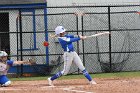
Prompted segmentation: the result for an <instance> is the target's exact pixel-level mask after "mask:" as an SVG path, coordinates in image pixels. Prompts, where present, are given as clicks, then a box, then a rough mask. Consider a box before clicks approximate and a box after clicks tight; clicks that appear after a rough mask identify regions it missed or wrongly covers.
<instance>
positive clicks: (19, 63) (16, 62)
mask: <svg viewBox="0 0 140 93" xmlns="http://www.w3.org/2000/svg"><path fill="white" fill-rule="evenodd" d="M13 64H14V65H21V64H31V63H30V62H29V61H28V60H27V61H14V62H13Z"/></svg>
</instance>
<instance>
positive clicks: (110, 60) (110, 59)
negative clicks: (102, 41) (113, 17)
mask: <svg viewBox="0 0 140 93" xmlns="http://www.w3.org/2000/svg"><path fill="white" fill-rule="evenodd" d="M108 31H109V32H110V33H111V22H110V6H108ZM109 63H110V72H112V58H111V34H109Z"/></svg>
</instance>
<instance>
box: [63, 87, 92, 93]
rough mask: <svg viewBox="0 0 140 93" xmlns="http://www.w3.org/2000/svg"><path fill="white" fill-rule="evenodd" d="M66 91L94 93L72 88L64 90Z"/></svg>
mask: <svg viewBox="0 0 140 93" xmlns="http://www.w3.org/2000/svg"><path fill="white" fill-rule="evenodd" d="M62 89H63V90H65V91H71V92H77V93H93V92H87V91H80V90H74V89H72V87H71V88H62Z"/></svg>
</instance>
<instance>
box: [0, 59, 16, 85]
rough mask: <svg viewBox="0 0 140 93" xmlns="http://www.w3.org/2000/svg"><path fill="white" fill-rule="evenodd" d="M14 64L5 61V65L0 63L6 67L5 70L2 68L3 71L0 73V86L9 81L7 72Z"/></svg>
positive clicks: (11, 61) (10, 61)
mask: <svg viewBox="0 0 140 93" xmlns="http://www.w3.org/2000/svg"><path fill="white" fill-rule="evenodd" d="M13 63H14V61H13V60H7V61H6V62H5V63H2V62H1V63H0V64H2V66H4V65H5V66H6V68H4V69H3V70H1V71H0V84H1V85H3V84H5V83H6V82H8V81H10V80H9V79H8V78H7V76H6V75H7V72H8V70H9V67H10V66H12V65H13ZM1 68H2V67H1Z"/></svg>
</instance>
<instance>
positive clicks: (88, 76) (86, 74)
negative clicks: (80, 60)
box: [82, 70, 92, 81]
mask: <svg viewBox="0 0 140 93" xmlns="http://www.w3.org/2000/svg"><path fill="white" fill-rule="evenodd" d="M82 72H83V74H84V76H85V77H86V78H87V79H88V80H89V81H91V80H92V78H91V76H90V75H89V73H88V72H87V70H83V71H82Z"/></svg>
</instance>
